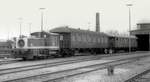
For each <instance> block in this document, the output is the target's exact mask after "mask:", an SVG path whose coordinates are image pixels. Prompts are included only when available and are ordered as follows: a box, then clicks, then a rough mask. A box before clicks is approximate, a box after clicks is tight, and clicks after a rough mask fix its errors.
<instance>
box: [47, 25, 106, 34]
mask: <svg viewBox="0 0 150 82" xmlns="http://www.w3.org/2000/svg"><path fill="white" fill-rule="evenodd" d="M50 32H53V33H90V34H101V35H105V36H107V34H105V33H103V32H94V31H89V30H81V29H75V28H70V27H68V26H62V27H57V28H54V29H52V30H50Z"/></svg>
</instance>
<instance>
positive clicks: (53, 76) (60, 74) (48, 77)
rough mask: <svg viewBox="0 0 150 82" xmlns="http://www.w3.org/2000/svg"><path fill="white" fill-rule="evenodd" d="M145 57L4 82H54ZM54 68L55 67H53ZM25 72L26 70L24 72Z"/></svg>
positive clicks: (129, 58) (121, 59) (122, 59)
mask: <svg viewBox="0 0 150 82" xmlns="http://www.w3.org/2000/svg"><path fill="white" fill-rule="evenodd" d="M147 56H149V55H144V56H138V57H128V58H120V59H118V60H112V61H108V62H104V63H100V64H94V65H89V66H83V67H77V68H72V69H66V70H60V71H56V72H51V73H44V74H40V75H31V76H26V77H22V78H14V79H7V80H6V81H5V82H28V81H32V80H35V79H36V81H35V82H37V81H39V80H40V81H41V80H42V81H45V82H47V81H48V82H49V81H50V82H51V81H54V80H58V79H62V78H64V77H69V76H74V75H78V74H83V73H88V72H91V71H96V70H100V69H105V68H106V67H107V66H108V65H113V66H116V65H120V64H126V63H129V62H133V61H136V60H137V59H139V58H144V57H147ZM71 63H74V62H71ZM64 64H68V63H64ZM58 65H60V64H58ZM51 66H52V65H50V66H47V67H46V68H50V67H51ZM54 66H56V65H54ZM81 69H86V70H85V71H82V72H81V71H80V70H81ZM32 70H33V69H32ZM34 70H35V69H34ZM23 71H24V70H23ZM25 71H27V70H25ZM13 73H14V72H13ZM5 74H6V73H5ZM7 74H8V73H7Z"/></svg>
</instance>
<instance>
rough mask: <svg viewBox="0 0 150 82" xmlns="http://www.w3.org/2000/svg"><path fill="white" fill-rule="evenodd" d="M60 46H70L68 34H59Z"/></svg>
mask: <svg viewBox="0 0 150 82" xmlns="http://www.w3.org/2000/svg"><path fill="white" fill-rule="evenodd" d="M60 48H70V34H67V33H66V34H61V35H60Z"/></svg>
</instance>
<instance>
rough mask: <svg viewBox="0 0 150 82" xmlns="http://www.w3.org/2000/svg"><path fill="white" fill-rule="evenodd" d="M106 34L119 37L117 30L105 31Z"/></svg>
mask: <svg viewBox="0 0 150 82" xmlns="http://www.w3.org/2000/svg"><path fill="white" fill-rule="evenodd" d="M106 33H108V34H110V35H120V34H119V32H118V31H117V30H110V31H107V32H106Z"/></svg>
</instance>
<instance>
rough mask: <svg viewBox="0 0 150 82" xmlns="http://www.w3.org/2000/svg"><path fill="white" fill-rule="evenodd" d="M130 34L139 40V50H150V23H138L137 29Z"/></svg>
mask: <svg viewBox="0 0 150 82" xmlns="http://www.w3.org/2000/svg"><path fill="white" fill-rule="evenodd" d="M130 33H131V35H135V36H136V37H137V38H138V39H137V43H138V50H142V51H149V50H150V23H137V29H136V30H132V31H131V32H130Z"/></svg>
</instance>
